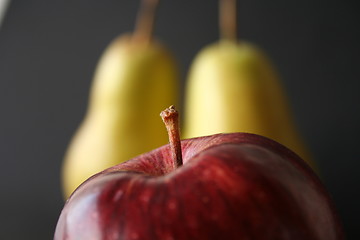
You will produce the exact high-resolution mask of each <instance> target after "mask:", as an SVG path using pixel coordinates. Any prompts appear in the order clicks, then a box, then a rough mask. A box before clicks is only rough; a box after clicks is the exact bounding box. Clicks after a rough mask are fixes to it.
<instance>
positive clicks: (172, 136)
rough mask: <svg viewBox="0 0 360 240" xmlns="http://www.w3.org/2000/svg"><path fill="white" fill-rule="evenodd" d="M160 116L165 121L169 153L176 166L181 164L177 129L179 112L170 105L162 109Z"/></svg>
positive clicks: (178, 131)
mask: <svg viewBox="0 0 360 240" xmlns="http://www.w3.org/2000/svg"><path fill="white" fill-rule="evenodd" d="M160 116H161V118H162V120H163V122H164V123H165V127H166V130H167V132H168V135H169V142H170V148H171V154H172V158H173V161H174V165H175V168H178V167H180V166H181V165H182V164H183V161H182V153H181V141H180V129H179V113H178V111H177V110H176V109H175V107H174V106H170V107H169V108H167V109H165V110H164V111H162V112H161V113H160Z"/></svg>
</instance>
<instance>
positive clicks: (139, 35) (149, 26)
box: [133, 0, 159, 43]
mask: <svg viewBox="0 0 360 240" xmlns="http://www.w3.org/2000/svg"><path fill="white" fill-rule="evenodd" d="M158 5H159V0H143V2H142V4H141V8H140V11H139V13H138V16H137V19H136V26H135V31H134V33H133V40H134V41H140V42H144V43H149V42H150V41H151V38H152V36H153V30H154V22H155V16H156V10H157V6H158Z"/></svg>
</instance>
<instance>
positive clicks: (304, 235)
mask: <svg viewBox="0 0 360 240" xmlns="http://www.w3.org/2000/svg"><path fill="white" fill-rule="evenodd" d="M181 145H182V154H183V165H182V166H180V167H179V168H176V167H174V164H173V161H172V159H171V153H170V149H169V147H168V145H166V146H163V147H161V148H158V149H155V150H153V151H152V152H149V153H147V154H144V155H140V156H138V157H136V158H134V159H131V160H129V161H127V162H125V163H122V164H119V165H117V166H114V167H112V168H110V169H107V170H105V171H103V172H101V173H99V174H97V175H95V176H93V177H92V178H90V179H88V180H87V181H86V182H84V183H83V184H82V185H81V186H80V187H79V188H78V189H77V190H76V191H75V192H74V193H73V195H72V196H71V197H70V198H69V199H68V201H67V203H66V204H65V207H64V209H63V211H62V213H61V215H60V218H59V221H58V224H57V227H56V232H55V240H60V239H76V240H81V239H86V240H90V239H99V240H113V239H161V240H162V239H164V240H170V239H174V240H182V239H198V240H199V239H254V240H260V239H276V240H285V239H289V240H290V239H291V240H297V239H299V240H300V239H301V240H315V239H316V240H320V239H321V240H333V239H343V234H342V230H341V227H340V223H339V220H338V218H337V216H336V213H335V211H334V208H333V204H332V203H331V200H330V197H329V195H328V193H327V191H326V190H325V188H324V186H323V185H322V183H321V182H320V180H319V179H318V177H317V176H316V175H315V174H314V173H313V172H312V170H311V169H310V168H309V167H308V166H307V165H306V164H305V163H304V162H303V161H302V160H301V159H300V158H299V157H298V156H297V155H295V154H294V153H293V152H291V151H290V150H288V149H287V148H285V147H283V146H282V145H280V144H278V143H276V142H274V141H272V140H270V139H267V138H264V137H261V136H258V135H253V134H245V133H231V134H218V135H212V136H207V137H201V138H195V139H188V140H183V141H182V144H181Z"/></svg>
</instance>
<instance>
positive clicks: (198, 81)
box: [183, 41, 312, 164]
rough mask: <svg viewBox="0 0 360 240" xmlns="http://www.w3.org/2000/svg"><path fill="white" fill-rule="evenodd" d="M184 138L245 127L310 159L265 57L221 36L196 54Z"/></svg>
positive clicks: (187, 97) (238, 129) (283, 94)
mask: <svg viewBox="0 0 360 240" xmlns="http://www.w3.org/2000/svg"><path fill="white" fill-rule="evenodd" d="M183 128H184V132H183V137H184V138H191V137H197V136H205V135H210V134H215V133H230V132H248V133H255V134H259V135H262V136H265V137H268V138H271V139H273V140H275V141H277V142H280V143H282V144H283V145H285V146H287V147H288V148H290V149H292V150H293V151H294V152H296V153H297V154H299V155H300V156H301V157H303V159H306V160H308V161H309V163H310V164H312V163H311V160H309V159H310V156H309V153H308V150H307V149H306V147H305V146H304V143H303V141H302V139H301V137H300V134H299V133H298V130H297V129H296V126H295V123H294V120H293V118H292V114H291V111H290V107H289V104H288V100H287V97H286V96H285V92H284V90H283V89H282V86H281V83H280V81H279V78H278V76H277V73H276V72H275V71H274V69H273V67H272V66H271V64H270V62H269V60H268V59H267V58H266V56H265V55H264V54H263V53H262V52H261V51H260V50H259V49H257V48H256V47H255V46H253V45H251V44H249V43H246V42H241V43H234V42H227V41H220V42H219V43H215V44H213V45H210V46H207V47H205V49H203V50H202V51H201V52H200V53H199V54H198V55H197V57H196V58H195V60H194V62H193V64H192V67H191V69H190V73H189V79H188V81H187V85H186V97H185V119H184V126H183Z"/></svg>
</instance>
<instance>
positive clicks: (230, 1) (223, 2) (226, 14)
mask: <svg viewBox="0 0 360 240" xmlns="http://www.w3.org/2000/svg"><path fill="white" fill-rule="evenodd" d="M236 20H237V15H236V0H220V2H219V27H220V37H221V38H222V39H226V40H230V41H234V42H236V41H237V23H236V22H237V21H236Z"/></svg>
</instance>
